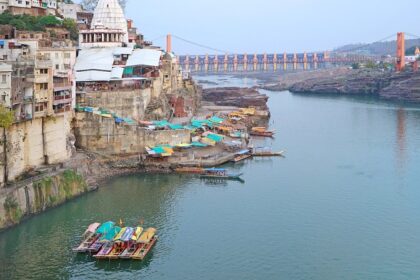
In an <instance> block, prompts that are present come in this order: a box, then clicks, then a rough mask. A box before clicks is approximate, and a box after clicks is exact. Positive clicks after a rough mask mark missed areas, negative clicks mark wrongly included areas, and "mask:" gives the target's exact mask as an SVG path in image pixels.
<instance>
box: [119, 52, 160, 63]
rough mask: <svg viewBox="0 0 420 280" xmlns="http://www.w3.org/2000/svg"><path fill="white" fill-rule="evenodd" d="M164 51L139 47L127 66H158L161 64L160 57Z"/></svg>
mask: <svg viewBox="0 0 420 280" xmlns="http://www.w3.org/2000/svg"><path fill="white" fill-rule="evenodd" d="M161 55H162V51H159V50H152V49H137V50H134V51H133V53H132V54H131V55H130V57H129V58H128V61H127V64H126V66H137V65H143V66H153V67H157V66H159V64H160V57H161Z"/></svg>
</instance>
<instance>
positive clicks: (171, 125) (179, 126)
mask: <svg viewBox="0 0 420 280" xmlns="http://www.w3.org/2000/svg"><path fill="white" fill-rule="evenodd" d="M168 125H169V127H170V128H171V129H172V130H178V129H184V127H183V126H182V125H180V124H171V123H170V124H168Z"/></svg>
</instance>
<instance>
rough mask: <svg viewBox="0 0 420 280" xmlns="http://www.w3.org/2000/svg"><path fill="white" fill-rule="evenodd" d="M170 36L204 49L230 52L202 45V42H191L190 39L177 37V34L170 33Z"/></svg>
mask: <svg viewBox="0 0 420 280" xmlns="http://www.w3.org/2000/svg"><path fill="white" fill-rule="evenodd" d="M172 37H174V38H176V39H178V40H181V41H184V42H186V43H188V44H191V45H194V46H197V47H201V48H204V49H208V50H211V51H216V52H220V53H225V54H230V53H231V52H229V51H225V50H220V49H216V48H213V47H210V46H207V45H203V44H200V43H196V42H193V41H190V40H187V39H184V38H182V37H179V36H177V35H172Z"/></svg>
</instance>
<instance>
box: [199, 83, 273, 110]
mask: <svg viewBox="0 0 420 280" xmlns="http://www.w3.org/2000/svg"><path fill="white" fill-rule="evenodd" d="M203 100H204V101H209V102H212V103H214V104H215V105H218V106H237V107H244V108H246V107H256V108H258V109H261V110H267V109H268V107H267V101H268V96H267V95H265V94H261V93H260V92H258V90H256V89H253V88H239V87H225V88H209V89H204V90H203Z"/></svg>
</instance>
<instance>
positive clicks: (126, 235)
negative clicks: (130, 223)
mask: <svg viewBox="0 0 420 280" xmlns="http://www.w3.org/2000/svg"><path fill="white" fill-rule="evenodd" d="M133 234H134V228H131V227H126V228H123V229H122V230H121V232H120V234H118V235H117V236H116V237H115V238H114V247H113V248H112V251H111V252H110V253H109V254H108V256H107V257H108V258H109V259H118V257H119V256H120V255H121V254H122V253H123V252H124V251H125V249H126V248H127V247H128V245H129V244H128V242H129V241H130V240H131V237H132V236H133Z"/></svg>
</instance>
